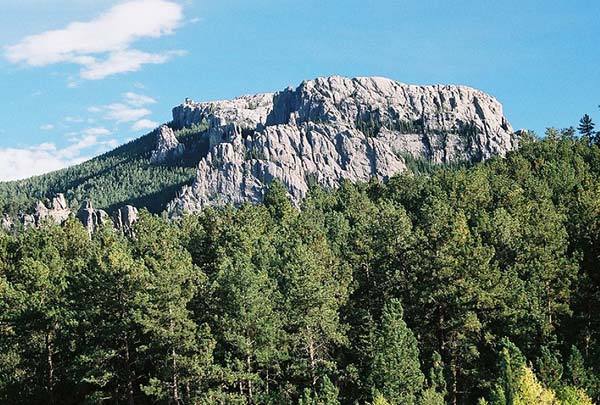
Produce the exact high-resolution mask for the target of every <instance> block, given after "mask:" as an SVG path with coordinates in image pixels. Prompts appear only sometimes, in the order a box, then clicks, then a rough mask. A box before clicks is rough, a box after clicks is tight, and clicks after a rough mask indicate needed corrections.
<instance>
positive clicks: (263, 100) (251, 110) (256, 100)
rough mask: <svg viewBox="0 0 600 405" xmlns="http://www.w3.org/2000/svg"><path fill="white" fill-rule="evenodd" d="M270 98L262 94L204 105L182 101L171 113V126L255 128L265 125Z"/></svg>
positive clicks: (271, 107)
mask: <svg viewBox="0 0 600 405" xmlns="http://www.w3.org/2000/svg"><path fill="white" fill-rule="evenodd" d="M273 96H274V94H273V93H264V94H257V95H253V96H241V97H237V98H234V99H233V100H223V101H210V102H205V103H196V102H193V101H191V100H190V99H186V100H185V102H184V103H183V104H181V105H179V106H177V107H175V108H174V109H173V126H175V127H176V128H184V127H190V126H192V125H194V124H200V123H202V122H205V123H207V124H208V125H209V126H210V127H211V128H216V127H221V126H225V125H228V124H237V125H239V126H242V127H244V128H255V127H256V124H258V123H261V122H262V123H264V122H265V121H266V119H267V115H268V114H269V113H270V112H271V110H272V109H273Z"/></svg>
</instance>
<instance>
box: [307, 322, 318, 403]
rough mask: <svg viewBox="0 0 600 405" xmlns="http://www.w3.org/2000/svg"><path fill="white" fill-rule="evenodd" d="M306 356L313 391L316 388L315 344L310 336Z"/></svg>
mask: <svg viewBox="0 0 600 405" xmlns="http://www.w3.org/2000/svg"><path fill="white" fill-rule="evenodd" d="M306 329H307V331H308V328H306ZM308 358H309V360H310V377H311V379H312V382H311V386H312V389H313V392H316V388H317V373H316V369H317V365H316V359H315V345H314V343H313V340H312V338H309V340H308Z"/></svg>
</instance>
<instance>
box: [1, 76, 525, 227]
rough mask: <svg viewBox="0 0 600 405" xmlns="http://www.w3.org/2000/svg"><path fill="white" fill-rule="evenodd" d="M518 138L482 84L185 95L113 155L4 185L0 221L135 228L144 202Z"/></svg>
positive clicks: (246, 191)
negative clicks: (228, 96) (201, 97)
mask: <svg viewBox="0 0 600 405" xmlns="http://www.w3.org/2000/svg"><path fill="white" fill-rule="evenodd" d="M517 146H518V136H517V135H516V134H515V133H514V131H513V130H512V128H511V126H510V124H509V122H508V121H507V119H506V118H505V116H504V114H503V111H502V105H501V104H500V103H499V102H498V101H497V100H496V99H495V98H493V97H492V96H490V95H488V94H486V93H484V92H481V91H479V90H476V89H473V88H470V87H465V86H454V85H433V86H417V85H408V84H403V83H400V82H396V81H393V80H390V79H385V78H379V77H359V78H353V79H350V78H344V77H337V76H334V77H327V78H317V79H315V80H309V81H305V82H302V83H301V84H300V85H299V86H298V87H297V88H288V89H285V90H283V91H280V92H277V93H264V94H257V95H249V96H242V97H238V98H235V99H233V100H226V101H213V102H194V101H192V100H190V99H186V100H185V102H184V103H183V104H181V105H179V106H177V107H175V108H174V109H173V120H172V121H171V122H170V123H167V124H165V125H161V126H160V127H159V128H157V129H155V130H154V131H152V132H150V133H149V134H148V135H146V136H143V137H141V138H138V139H136V140H134V141H132V142H130V143H128V144H126V145H122V146H121V147H119V148H117V149H115V150H113V151H111V152H109V153H107V154H104V155H102V156H98V157H97V158H94V159H92V160H90V161H88V162H84V163H82V164H80V165H78V166H74V167H71V168H67V169H63V170H61V171H58V172H54V173H49V174H47V175H44V176H40V177H37V178H32V179H27V180H22V181H17V182H12V183H2V184H0V197H1V198H0V200H2V202H3V204H4V205H3V206H4V207H5V214H6V213H7V212H6V207H8V208H9V209H12V210H11V211H12V212H11V214H12V215H3V216H2V217H1V218H0V225H1V226H2V227H3V228H7V229H11V228H13V224H14V223H17V221H18V222H20V223H21V224H22V225H25V226H36V225H39V224H40V223H41V222H43V221H45V220H51V221H54V222H57V223H61V222H63V221H64V220H66V218H68V217H69V215H71V214H73V215H76V216H77V217H78V218H79V219H80V220H81V221H82V222H83V223H84V225H85V226H86V228H87V229H88V230H89V231H90V232H93V230H94V229H96V228H97V227H98V226H100V225H103V224H106V223H110V222H112V223H113V224H115V225H116V226H117V227H119V228H122V229H124V230H128V229H130V227H131V225H132V223H133V222H134V221H135V218H136V217H137V210H136V208H135V207H138V208H142V207H144V208H147V209H149V210H150V211H152V212H155V213H159V212H161V211H164V210H166V211H167V212H168V214H169V215H170V216H171V217H177V216H179V215H181V214H182V213H184V212H194V211H198V210H201V209H202V208H203V207H206V206H211V205H225V204H234V205H236V204H240V203H243V202H252V203H256V202H260V201H262V199H263V197H264V194H265V191H266V190H267V188H268V186H269V185H270V184H271V182H272V181H273V180H274V179H278V180H280V181H281V182H282V184H284V186H285V187H286V189H287V190H288V192H289V195H290V197H291V198H292V200H293V201H294V202H295V203H297V204H298V203H299V202H300V201H301V200H302V198H303V197H304V196H305V195H306V193H307V191H308V189H309V184H311V183H312V182H315V183H317V184H320V185H322V186H324V187H336V186H338V185H339V184H340V182H341V181H342V180H349V181H354V182H357V181H367V180H369V179H371V178H373V177H375V178H378V179H381V180H385V179H387V178H389V177H390V176H392V175H394V174H397V173H399V172H402V171H404V170H406V169H407V167H408V166H410V164H411V163H412V164H414V163H415V161H418V162H426V163H427V164H444V163H450V162H465V161H468V162H476V161H481V160H485V159H488V158H490V157H492V156H503V155H504V154H506V153H507V152H508V151H510V150H512V149H515V148H516V147H517ZM17 195H18V197H19V200H17V199H15V201H14V202H13V200H11V198H14V196H17ZM40 200H44V201H46V202H45V203H42V202H40ZM92 201H94V204H96V203H97V204H98V208H95V207H94V206H93V205H92ZM81 202H83V204H81ZM78 207H81V208H79V209H78V210H77V208H78ZM71 209H73V210H71ZM111 216H112V218H111ZM111 219H112V221H111Z"/></svg>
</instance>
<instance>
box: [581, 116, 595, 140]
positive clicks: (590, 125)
mask: <svg viewBox="0 0 600 405" xmlns="http://www.w3.org/2000/svg"><path fill="white" fill-rule="evenodd" d="M594 126H595V125H594V122H593V121H592V118H591V117H590V116H589V115H587V114H584V116H583V117H582V118H581V119H580V120H579V126H578V127H577V130H578V131H579V133H580V134H581V136H583V137H584V138H586V139H588V140H594Z"/></svg>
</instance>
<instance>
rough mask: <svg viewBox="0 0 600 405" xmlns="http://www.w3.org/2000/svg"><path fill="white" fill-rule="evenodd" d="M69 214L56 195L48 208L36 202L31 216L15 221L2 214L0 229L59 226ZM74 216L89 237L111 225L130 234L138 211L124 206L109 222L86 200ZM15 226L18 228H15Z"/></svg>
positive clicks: (62, 199) (108, 218) (22, 214)
mask: <svg viewBox="0 0 600 405" xmlns="http://www.w3.org/2000/svg"><path fill="white" fill-rule="evenodd" d="M71 212H72V211H71V210H70V209H69V206H68V204H67V201H66V199H65V197H64V195H63V194H57V195H56V197H54V198H53V199H52V201H51V203H50V207H47V206H46V205H45V204H44V203H43V202H41V201H38V203H37V204H36V208H35V210H34V212H33V213H32V214H27V213H21V214H20V215H19V216H18V218H15V219H13V218H11V217H10V216H9V215H7V214H4V215H3V216H2V217H0V227H1V228H2V229H4V230H6V231H13V230H15V229H20V226H22V227H23V228H25V229H27V228H31V227H38V226H40V225H42V224H43V223H44V221H50V222H54V223H56V224H59V225H60V224H63V223H64V222H65V221H66V220H67V219H68V218H69V216H70V215H71ZM75 216H76V218H77V219H78V220H79V221H80V222H81V223H82V224H83V226H84V227H85V228H86V229H87V230H88V232H89V234H90V235H91V234H92V233H94V232H95V231H96V230H98V228H100V227H101V226H104V225H106V224H112V225H113V226H115V227H116V228H117V229H120V230H122V231H123V232H126V233H131V231H132V227H133V224H134V223H135V222H136V221H137V219H138V210H137V208H135V207H133V206H131V205H126V206H124V207H121V208H119V209H118V210H117V211H116V212H115V214H114V218H113V219H112V220H111V218H110V216H109V215H108V213H107V212H106V211H104V210H101V209H97V208H94V206H93V204H92V202H91V201H90V200H86V201H84V202H83V204H82V205H81V208H80V209H79V210H78V211H77V213H76V215H75ZM15 224H17V225H19V226H17V227H15Z"/></svg>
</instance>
